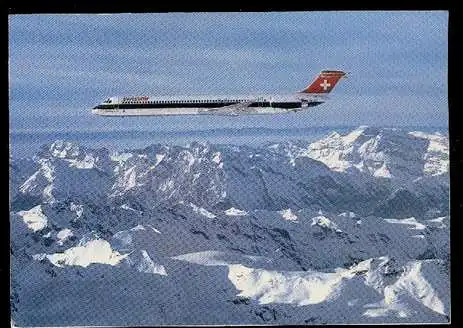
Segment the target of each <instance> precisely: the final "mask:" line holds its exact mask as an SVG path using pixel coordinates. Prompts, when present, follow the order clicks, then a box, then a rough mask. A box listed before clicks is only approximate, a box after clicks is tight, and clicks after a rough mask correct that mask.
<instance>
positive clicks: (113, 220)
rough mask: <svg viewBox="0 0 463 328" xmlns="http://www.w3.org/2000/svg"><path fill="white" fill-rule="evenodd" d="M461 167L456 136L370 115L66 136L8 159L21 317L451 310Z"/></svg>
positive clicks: (105, 320) (391, 316) (115, 321)
mask: <svg viewBox="0 0 463 328" xmlns="http://www.w3.org/2000/svg"><path fill="white" fill-rule="evenodd" d="M448 167H449V165H448V138H447V137H446V136H443V135H440V134H426V133H422V132H416V131H403V130H398V129H380V128H369V127H360V128H358V129H356V130H354V131H352V132H350V133H348V134H346V135H340V134H338V133H336V132H333V133H332V134H330V135H329V136H327V137H326V138H324V139H322V140H319V141H317V142H313V143H308V142H302V141H295V142H284V143H279V144H269V145H266V146H263V147H259V148H252V147H247V146H233V145H213V144H208V143H206V144H204V143H192V144H190V145H189V146H188V147H180V146H170V145H152V146H150V147H147V148H145V149H138V150H127V151H124V152H116V153H112V152H109V151H108V150H105V149H87V148H86V147H83V146H80V145H78V144H73V143H69V142H63V141H57V142H54V143H52V144H51V145H47V146H44V147H43V148H42V149H41V151H40V152H39V153H37V154H36V156H34V157H33V158H30V159H11V160H10V200H11V204H10V211H11V215H10V220H11V253H12V262H11V263H12V288H11V298H12V316H13V320H14V321H15V323H16V324H17V325H20V326H25V325H26V326H33V325H127V324H129V325H141V324H151V325H152V324H259V323H275V324H307V323H308V324H317V323H335V322H336V323H344V322H349V323H355V322H357V323H364V322H373V323H374V322H447V321H448V319H449V317H448V316H449V312H450V304H449V301H450V297H449V293H450V291H449V273H448V270H449V261H450V259H449V174H448ZM37 304H40V309H38V308H37ZM76 305H78V306H76ZM346 309H349V310H348V311H346Z"/></svg>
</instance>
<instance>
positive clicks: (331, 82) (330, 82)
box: [300, 70, 346, 93]
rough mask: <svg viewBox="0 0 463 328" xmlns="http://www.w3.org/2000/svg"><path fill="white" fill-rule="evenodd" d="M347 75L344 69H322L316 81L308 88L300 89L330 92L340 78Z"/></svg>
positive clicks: (305, 91) (308, 91)
mask: <svg viewBox="0 0 463 328" xmlns="http://www.w3.org/2000/svg"><path fill="white" fill-rule="evenodd" d="M345 76H346V73H344V72H343V71H328V70H325V71H321V72H320V74H319V75H318V76H317V78H316V79H315V81H313V82H312V83H311V84H310V85H309V86H308V87H307V88H306V89H304V90H302V91H300V92H302V93H330V92H331V90H333V88H334V86H335V85H336V83H338V81H339V80H340V79H342V78H343V77H345Z"/></svg>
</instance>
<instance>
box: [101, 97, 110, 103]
mask: <svg viewBox="0 0 463 328" xmlns="http://www.w3.org/2000/svg"><path fill="white" fill-rule="evenodd" d="M103 103H104V104H110V103H111V98H108V99H106V100H105V101H103Z"/></svg>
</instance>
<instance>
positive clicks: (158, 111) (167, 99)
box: [92, 70, 347, 116]
mask: <svg viewBox="0 0 463 328" xmlns="http://www.w3.org/2000/svg"><path fill="white" fill-rule="evenodd" d="M346 75H347V73H345V72H343V71H336V70H323V71H321V72H320V73H319V74H318V75H317V77H316V78H315V80H314V81H313V82H312V83H311V84H310V85H309V86H308V87H307V88H305V89H304V90H302V91H299V92H296V93H293V94H288V95H248V96H175V97H173V96H156V97H149V96H133V97H110V98H107V99H106V100H105V101H103V102H102V103H101V104H99V105H97V106H95V107H94V108H93V109H92V113H93V114H96V115H101V116H162V115H198V114H206V115H232V116H236V115H240V114H276V113H289V112H297V111H301V110H303V109H306V108H309V107H313V106H317V105H320V104H322V103H324V102H325V101H326V100H327V99H328V98H327V95H328V94H329V93H330V92H331V91H332V90H333V88H334V87H335V85H336V84H337V83H338V81H339V80H340V79H342V78H344V77H347V76H346Z"/></svg>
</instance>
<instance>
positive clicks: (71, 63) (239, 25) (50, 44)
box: [9, 11, 448, 130]
mask: <svg viewBox="0 0 463 328" xmlns="http://www.w3.org/2000/svg"><path fill="white" fill-rule="evenodd" d="M447 34H448V13H447V12H446V11H428V12H421V11H417V12H405V11H404V12H402V11H394V12H362V11H357V12H336V11H332V12H266V13H154V14H112V15H97V14H85V15H69V14H66V15H64V14H63V15H42V14H40V15H11V16H9V81H10V85H9V114H10V129H12V130H15V129H19V130H20V129H39V130H40V129H44V130H46V129H53V128H55V129H60V128H64V127H66V128H69V129H77V130H79V129H89V128H92V127H93V128H95V129H99V128H103V127H106V128H108V127H109V128H112V127H114V128H115V126H116V125H117V126H119V128H120V127H121V125H123V126H126V127H127V128H130V127H136V126H144V127H146V128H150V127H152V126H157V127H159V126H160V125H162V126H165V127H172V128H174V127H175V128H177V129H184V128H189V129H191V126H197V127H203V128H210V127H254V126H257V127H259V126H262V127H285V128H287V127H292V126H294V127H307V126H331V125H385V126H391V125H392V126H396V125H397V126H403V125H414V126H419V125H423V126H444V127H445V126H447V125H448V102H447V57H448V40H447V37H448V35H447ZM322 69H340V70H344V71H347V72H350V75H349V78H348V79H345V80H342V81H341V82H340V83H339V84H338V85H337V86H336V88H335V89H334V91H333V92H332V93H331V94H330V100H329V101H328V102H326V103H325V104H322V105H320V106H317V107H313V108H311V109H310V110H309V111H307V112H302V113H301V112H299V113H297V114H291V115H288V114H285V115H275V116H274V115H266V116H265V117H263V116H258V117H256V116H252V117H237V118H230V117H212V118H204V117H183V118H180V117H176V118H174V117H172V118H159V117H150V118H143V120H141V119H140V118H124V120H122V121H121V120H111V119H108V118H100V117H95V116H92V115H91V114H90V108H91V107H93V106H95V105H97V104H98V103H100V102H101V101H102V100H104V99H105V98H107V97H108V96H114V95H124V96H125V95H153V96H155V95H182V94H184V95H188V94H192V95H194V94H225V95H226V94H249V93H275V94H278V93H283V94H285V93H291V92H296V91H299V90H301V89H303V88H304V87H306V86H307V85H308V84H309V82H311V80H313V78H314V77H315V75H316V74H318V72H319V71H320V70H322Z"/></svg>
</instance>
